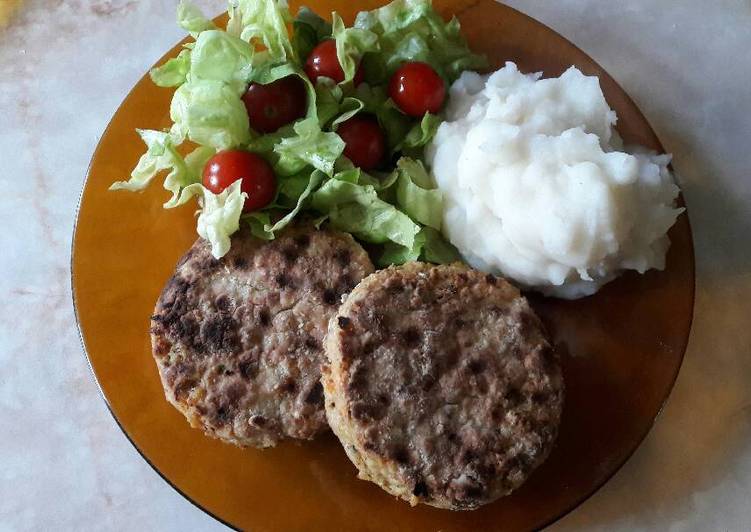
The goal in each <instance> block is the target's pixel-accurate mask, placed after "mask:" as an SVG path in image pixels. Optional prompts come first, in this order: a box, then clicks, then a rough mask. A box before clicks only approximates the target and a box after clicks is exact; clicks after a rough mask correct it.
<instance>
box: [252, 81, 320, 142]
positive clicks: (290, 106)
mask: <svg viewBox="0 0 751 532" xmlns="http://www.w3.org/2000/svg"><path fill="white" fill-rule="evenodd" d="M243 102H245V108H246V109H247V110H248V118H249V119H250V127H252V128H253V129H255V130H256V131H258V132H259V133H273V132H274V131H276V130H277V129H279V128H280V127H282V126H284V125H286V124H289V123H290V122H294V121H295V120H297V119H298V118H302V117H303V116H305V112H306V110H307V108H308V95H307V92H306V91H305V85H303V82H302V80H301V79H300V78H299V77H298V76H287V77H286V78H282V79H278V80H276V81H272V82H271V83H269V84H267V85H261V84H260V83H251V84H250V87H248V90H247V92H246V93H245V94H244V95H243Z"/></svg>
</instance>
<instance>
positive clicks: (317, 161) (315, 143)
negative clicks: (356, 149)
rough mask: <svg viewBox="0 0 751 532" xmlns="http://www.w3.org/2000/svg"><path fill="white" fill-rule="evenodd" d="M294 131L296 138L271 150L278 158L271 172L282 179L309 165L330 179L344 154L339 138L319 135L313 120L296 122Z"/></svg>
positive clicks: (283, 140)
mask: <svg viewBox="0 0 751 532" xmlns="http://www.w3.org/2000/svg"><path fill="white" fill-rule="evenodd" d="M294 130H295V136H293V137H287V138H283V139H282V140H281V141H280V142H279V144H277V145H276V146H274V151H275V152H276V154H277V155H278V156H279V160H278V161H277V163H276V165H275V166H274V170H276V172H277V173H279V174H281V175H292V174H296V173H298V172H300V171H302V170H303V169H304V168H305V166H307V165H310V166H312V167H313V168H315V169H317V170H320V171H321V172H323V173H324V174H326V175H332V174H333V173H334V163H335V162H336V160H337V159H338V158H339V156H341V154H342V152H344V141H343V140H342V139H341V137H340V136H339V135H337V134H336V133H327V132H324V131H322V130H321V128H320V126H319V125H318V121H317V120H315V119H314V118H308V119H306V120H302V121H300V122H297V123H296V124H295V127H294Z"/></svg>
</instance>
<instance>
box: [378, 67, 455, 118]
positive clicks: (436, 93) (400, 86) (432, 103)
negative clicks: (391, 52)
mask: <svg viewBox="0 0 751 532" xmlns="http://www.w3.org/2000/svg"><path fill="white" fill-rule="evenodd" d="M389 95H390V96H391V99H392V100H394V102H395V103H396V105H398V106H399V109H401V110H402V111H404V112H405V113H406V114H408V115H410V116H423V115H424V114H425V113H428V112H429V113H437V112H438V111H440V110H441V107H442V106H443V100H444V99H445V98H446V85H445V84H444V83H443V79H441V76H439V75H438V73H437V72H436V71H435V70H433V67H431V66H430V65H428V64H427V63H421V62H419V61H414V62H409V63H404V64H403V65H402V66H400V67H399V69H398V70H397V71H396V72H394V75H393V76H391V81H390V82H389Z"/></svg>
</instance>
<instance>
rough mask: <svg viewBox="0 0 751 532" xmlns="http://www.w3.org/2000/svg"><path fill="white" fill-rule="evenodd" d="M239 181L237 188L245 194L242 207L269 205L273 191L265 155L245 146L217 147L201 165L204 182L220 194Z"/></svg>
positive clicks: (272, 173)
mask: <svg viewBox="0 0 751 532" xmlns="http://www.w3.org/2000/svg"><path fill="white" fill-rule="evenodd" d="M236 181H240V191H241V192H243V193H244V194H246V195H247V198H245V202H244V203H243V211H244V212H250V211H254V210H256V209H260V208H261V207H265V206H266V205H268V204H269V203H270V202H271V201H272V200H273V199H274V194H275V193H276V179H275V177H274V171H273V170H272V169H271V166H270V165H269V163H267V162H266V161H265V160H264V159H262V158H261V157H259V156H258V155H256V154H255V153H250V152H249V151H245V150H226V151H220V152H219V153H217V154H216V155H214V156H212V157H211V158H210V159H209V160H208V161H206V165H205V166H204V167H203V186H204V187H205V188H206V189H208V190H209V191H211V192H212V193H213V194H217V195H218V194H221V193H222V192H224V190H225V189H226V188H227V187H229V186H230V185H231V184H232V183H234V182H236Z"/></svg>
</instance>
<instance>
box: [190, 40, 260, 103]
mask: <svg viewBox="0 0 751 532" xmlns="http://www.w3.org/2000/svg"><path fill="white" fill-rule="evenodd" d="M254 55H255V51H254V50H253V47H252V46H251V45H249V44H248V43H247V42H245V41H243V40H242V39H238V38H237V37H233V36H232V35H230V34H229V33H227V32H224V31H219V30H209V31H204V32H202V33H201V34H200V35H198V37H197V38H196V42H195V46H194V47H193V51H192V53H191V57H190V79H191V81H198V80H207V81H208V80H213V81H222V82H224V83H226V84H227V85H229V86H230V87H231V88H232V89H233V90H234V92H236V93H237V94H238V95H241V94H242V93H243V92H245V89H246V87H247V85H248V80H249V79H250V76H251V73H252V71H253V56H254Z"/></svg>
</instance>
